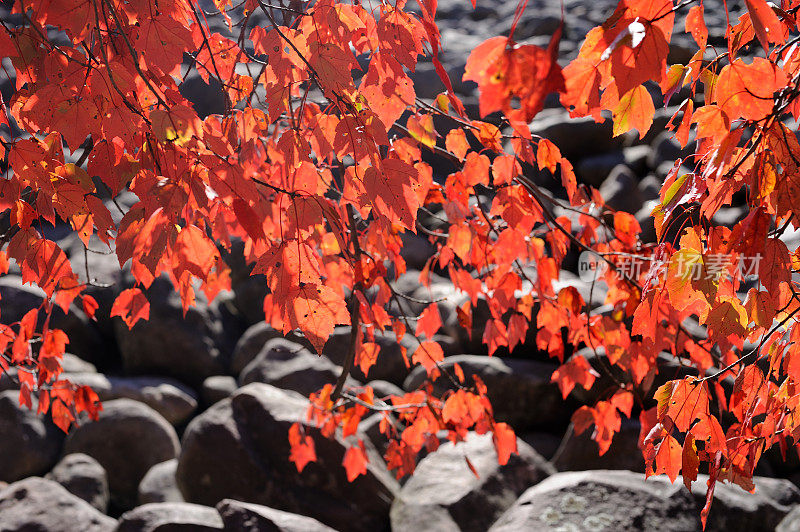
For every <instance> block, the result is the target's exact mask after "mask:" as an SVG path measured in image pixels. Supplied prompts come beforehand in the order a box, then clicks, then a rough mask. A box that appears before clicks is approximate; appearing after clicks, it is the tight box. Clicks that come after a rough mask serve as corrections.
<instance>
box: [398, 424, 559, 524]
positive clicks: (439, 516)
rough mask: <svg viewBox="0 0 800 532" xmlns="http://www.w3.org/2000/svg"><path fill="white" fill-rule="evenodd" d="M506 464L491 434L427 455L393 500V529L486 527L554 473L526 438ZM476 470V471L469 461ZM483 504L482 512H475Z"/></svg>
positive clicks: (470, 437) (450, 444) (473, 435)
mask: <svg viewBox="0 0 800 532" xmlns="http://www.w3.org/2000/svg"><path fill="white" fill-rule="evenodd" d="M517 448H518V450H519V455H512V456H511V458H510V459H509V461H508V463H507V464H506V465H503V466H501V465H499V464H498V463H497V454H496V452H495V450H494V445H493V443H492V436H491V435H490V434H484V435H482V436H479V435H477V434H475V433H470V434H469V436H468V437H467V439H466V441H464V442H461V443H459V444H455V445H454V444H452V443H451V442H448V443H446V444H444V445H442V446H441V447H439V449H438V450H437V451H436V452H434V453H431V454H429V455H428V456H426V457H425V458H423V459H422V461H421V462H420V463H419V465H417V468H416V470H415V471H414V474H413V475H412V476H411V478H410V479H409V480H408V482H406V484H405V485H404V486H403V488H402V489H401V490H400V494H399V495H398V496H397V498H396V499H395V501H394V503H393V504H392V513H391V517H392V529H393V530H425V529H429V530H430V529H435V530H462V531H480V530H486V529H487V528H488V527H489V526H490V525H491V524H492V523H493V522H494V521H495V520H496V519H497V518H498V517H499V516H500V515H501V514H502V513H503V511H505V510H506V509H507V508H508V507H509V506H511V505H512V504H514V501H515V500H516V499H517V497H518V496H519V495H520V494H521V493H522V492H523V491H525V489H527V488H528V487H530V486H532V485H534V484H537V483H538V482H541V481H542V480H544V479H545V478H546V477H548V476H549V475H550V474H552V473H554V472H555V470H554V469H553V467H552V466H551V465H550V464H548V463H547V462H546V461H545V459H544V458H542V457H541V456H539V455H538V454H537V453H536V451H534V450H533V449H531V448H530V447H529V446H528V445H527V444H526V443H525V442H523V441H521V440H518V441H517ZM467 459H468V460H469V461H470V463H471V464H472V466H473V467H474V468H475V470H476V471H477V473H476V474H473V473H472V472H471V471H470V469H469V466H468V465H467V462H466V460H467ZM478 508H480V511H476V510H477V509H478Z"/></svg>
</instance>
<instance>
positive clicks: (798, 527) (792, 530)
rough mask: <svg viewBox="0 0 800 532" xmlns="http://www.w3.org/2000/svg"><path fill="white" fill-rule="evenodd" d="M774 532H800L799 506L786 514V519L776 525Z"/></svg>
mask: <svg viewBox="0 0 800 532" xmlns="http://www.w3.org/2000/svg"><path fill="white" fill-rule="evenodd" d="M775 532H800V506H798V507H795V509H794V510H792V511H791V512H789V513H788V514H786V517H784V518H783V519H782V520H781V522H780V523H778V526H777V527H776V528H775Z"/></svg>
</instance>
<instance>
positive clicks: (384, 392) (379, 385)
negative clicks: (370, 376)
mask: <svg viewBox="0 0 800 532" xmlns="http://www.w3.org/2000/svg"><path fill="white" fill-rule="evenodd" d="M367 385H368V386H371V387H372V390H373V391H374V392H375V396H376V397H388V396H390V395H403V394H405V392H404V391H403V389H402V388H400V387H399V386H396V385H394V384H392V383H391V382H387V381H369V382H368V383H367Z"/></svg>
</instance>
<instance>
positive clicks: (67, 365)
mask: <svg viewBox="0 0 800 532" xmlns="http://www.w3.org/2000/svg"><path fill="white" fill-rule="evenodd" d="M61 369H62V370H63V371H64V373H97V367H95V365H94V364H92V363H91V362H86V361H85V360H83V359H82V358H80V357H79V356H77V355H73V354H72V353H64V356H63V357H62V358H61Z"/></svg>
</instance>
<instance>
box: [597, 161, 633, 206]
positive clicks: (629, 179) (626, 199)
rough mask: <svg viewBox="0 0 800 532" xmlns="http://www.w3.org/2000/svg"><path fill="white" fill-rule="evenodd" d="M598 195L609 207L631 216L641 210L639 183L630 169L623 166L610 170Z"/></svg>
mask: <svg viewBox="0 0 800 532" xmlns="http://www.w3.org/2000/svg"><path fill="white" fill-rule="evenodd" d="M600 194H601V195H602V196H603V198H605V200H606V204H607V205H608V206H609V207H611V208H613V209H616V210H618V211H625V212H629V213H631V214H635V213H636V212H637V211H638V210H639V209H641V208H642V204H643V203H644V199H643V198H642V195H641V193H640V192H639V182H638V180H637V179H636V176H635V175H634V174H633V172H632V171H631V169H630V168H628V167H627V166H625V165H619V166H615V167H614V169H613V170H611V173H609V175H608V177H607V178H606V180H605V181H603V184H602V185H601V186H600Z"/></svg>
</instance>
